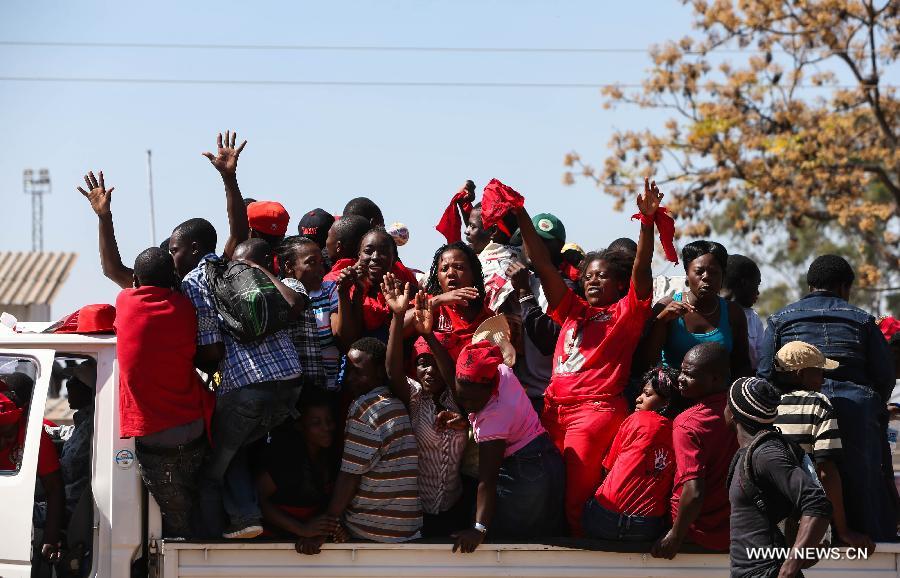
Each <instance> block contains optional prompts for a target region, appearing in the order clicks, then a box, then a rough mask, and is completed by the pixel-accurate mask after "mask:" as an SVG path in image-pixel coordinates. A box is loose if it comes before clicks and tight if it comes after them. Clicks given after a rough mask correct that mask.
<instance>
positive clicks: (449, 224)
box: [434, 189, 472, 245]
mask: <svg viewBox="0 0 900 578" xmlns="http://www.w3.org/2000/svg"><path fill="white" fill-rule="evenodd" d="M468 194H469V191H467V190H465V189H463V190H462V191H460V192H458V193H456V194H455V195H453V200H451V201H450V206H448V207H447V208H446V209H444V214H443V215H441V220H440V221H438V224H437V225H435V226H434V228H435V229H437V232H438V233H440V234H441V235H443V236H444V237H445V238H446V239H447V244H448V245H449V244H452V243H458V242H459V241H462V226H463V222H462V218H461V217H460V216H459V210H458V209H457V208H456V207H457V204H458V203H459V202H460V201H461V200H463V199H465V198H466V195H468ZM461 208H462V210H463V212H464V213H467V212H469V211H471V210H472V203H469V202H466V203H464V204H463V205H462V206H461Z"/></svg>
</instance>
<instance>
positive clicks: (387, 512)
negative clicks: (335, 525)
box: [341, 386, 422, 542]
mask: <svg viewBox="0 0 900 578" xmlns="http://www.w3.org/2000/svg"><path fill="white" fill-rule="evenodd" d="M341 471H342V472H347V473H348V474H355V475H359V476H361V479H360V482H359V489H358V490H357V492H356V495H355V496H354V497H353V500H352V501H351V502H350V506H349V507H348V508H347V511H346V512H345V513H344V524H345V525H346V526H347V529H348V530H350V533H351V534H353V536H355V537H356V538H362V539H364V540H374V541H375V542H406V541H407V540H414V539H416V538H419V537H420V536H419V529H420V528H421V527H422V509H421V507H420V504H419V484H418V477H419V460H418V450H417V448H416V438H415V435H414V434H413V429H412V424H411V423H410V420H409V414H407V413H406V408H405V407H404V406H403V403H402V402H401V401H400V400H399V399H397V398H396V397H394V396H392V395H391V393H390V392H389V391H388V389H387V388H386V387H383V386H382V387H376V388H375V389H373V390H372V391H370V392H369V393H367V394H364V395H362V396H360V397H359V398H358V399H357V400H356V401H354V402H353V404H352V405H351V406H350V410H349V412H348V415H347V428H346V431H345V435H344V455H343V459H342V461H341Z"/></svg>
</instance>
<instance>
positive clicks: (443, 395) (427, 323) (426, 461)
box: [381, 273, 469, 538]
mask: <svg viewBox="0 0 900 578" xmlns="http://www.w3.org/2000/svg"><path fill="white" fill-rule="evenodd" d="M381 290H382V293H383V294H384V296H385V299H386V300H387V304H388V306H389V307H390V308H391V312H392V313H393V317H392V320H391V333H390V337H389V338H388V351H387V377H388V383H389V384H390V387H391V392H393V394H394V395H396V396H397V398H398V399H400V401H402V402H403V403H404V405H406V407H407V408H408V409H409V417H410V420H411V421H412V427H413V431H414V432H415V434H416V444H417V445H418V448H419V495H420V497H421V500H422V510H423V512H424V525H423V527H422V535H423V537H425V538H429V537H435V536H447V535H449V534H450V532H451V531H453V530H457V529H459V528H460V526H462V525H463V524H464V523H465V519H466V518H467V517H468V515H469V512H467V511H466V509H465V507H464V505H463V503H462V501H461V500H460V498H461V496H462V491H463V488H462V477H461V475H460V464H461V462H462V456H463V450H464V449H465V447H466V442H467V441H468V439H469V435H468V427H467V425H466V424H465V422H464V421H463V420H462V419H457V420H456V421H455V423H454V424H453V425H452V426H451V425H448V424H446V423H443V422H441V421H439V420H438V416H439V415H440V414H441V413H442V412H451V413H452V414H454V415H457V416H459V414H460V413H461V412H460V410H459V408H458V407H457V405H456V402H455V401H454V399H453V392H452V391H451V388H450V387H448V386H447V384H448V382H452V380H453V361H452V360H451V359H450V355H449V354H448V353H447V349H446V348H445V347H444V345H442V344H441V342H440V341H439V340H438V337H436V336H435V334H434V333H433V332H432V329H433V326H434V314H433V313H432V309H431V306H430V304H429V303H428V299H427V297H426V295H425V293H424V292H423V291H420V292H419V293H418V294H417V296H416V308H415V313H416V316H415V323H414V329H415V330H416V331H417V332H418V333H419V334H420V335H421V336H422V337H419V338H418V339H417V340H416V342H415V344H414V346H413V357H412V361H413V363H414V365H415V370H414V375H415V379H412V378H409V377H407V376H406V371H405V366H404V361H403V319H404V316H405V315H406V313H407V310H408V309H409V301H410V295H409V284H408V283H406V284H404V283H401V282H400V281H399V280H398V279H396V278H395V277H394V276H393V275H392V274H391V273H387V274H386V275H385V276H384V281H383V282H382V289H381ZM441 335H442V338H443V339H444V340H445V342H447V343H448V345H449V347H450V349H454V347H453V345H452V343H453V342H456V337H455V336H454V335H453V334H452V333H445V334H441ZM438 358H441V362H438ZM441 369H443V371H441Z"/></svg>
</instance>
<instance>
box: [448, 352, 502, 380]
mask: <svg viewBox="0 0 900 578" xmlns="http://www.w3.org/2000/svg"><path fill="white" fill-rule="evenodd" d="M501 363H503V353H502V352H501V351H500V348H499V347H497V346H496V345H494V344H493V343H491V342H489V341H479V342H478V343H471V344H468V345H466V346H465V347H463V349H462V351H461V352H460V354H459V357H458V358H457V359H456V379H458V380H459V381H468V382H471V383H483V384H485V385H488V384H493V383H496V382H497V378H498V376H499V375H500V364H501Z"/></svg>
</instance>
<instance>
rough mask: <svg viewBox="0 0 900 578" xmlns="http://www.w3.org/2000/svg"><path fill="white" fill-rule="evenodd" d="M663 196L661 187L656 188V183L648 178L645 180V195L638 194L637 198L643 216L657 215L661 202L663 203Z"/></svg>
mask: <svg viewBox="0 0 900 578" xmlns="http://www.w3.org/2000/svg"><path fill="white" fill-rule="evenodd" d="M662 199H663V194H662V193H661V192H659V187H657V186H656V181H651V180H650V179H648V178H645V179H644V192H643V194H640V193H639V194H638V197H637V206H638V209H639V210H640V211H641V214H643V215H647V216H648V217H652V216H653V214H654V213H656V209H658V208H659V204H660V202H662Z"/></svg>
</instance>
